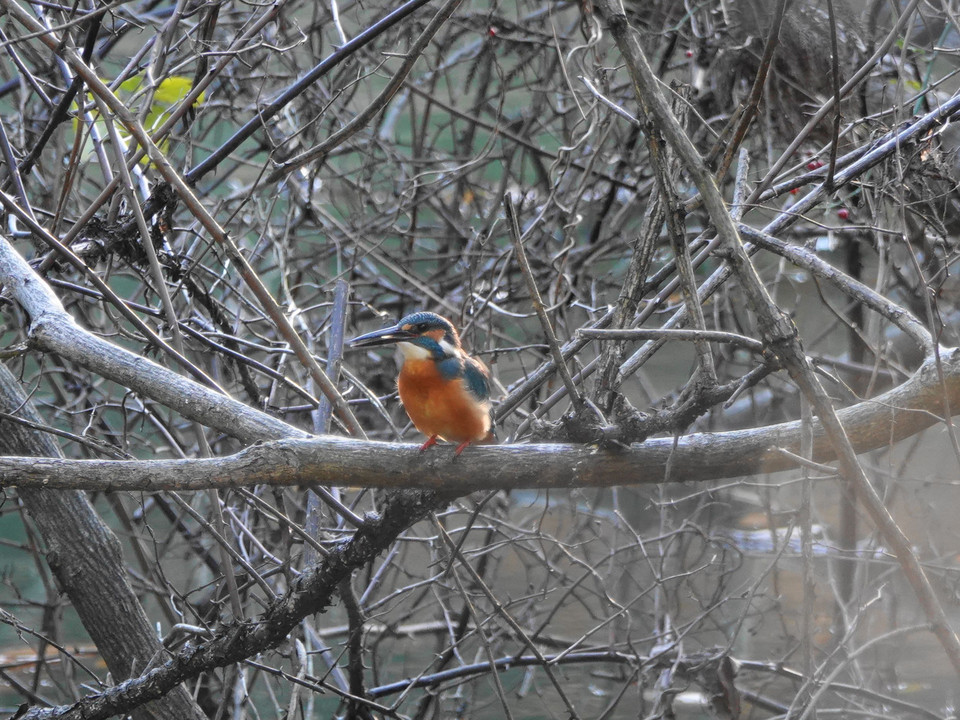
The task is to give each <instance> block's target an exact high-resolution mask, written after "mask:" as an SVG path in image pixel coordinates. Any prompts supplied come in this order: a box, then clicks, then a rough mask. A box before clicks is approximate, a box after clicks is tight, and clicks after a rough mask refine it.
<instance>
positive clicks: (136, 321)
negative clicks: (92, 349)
mask: <svg viewBox="0 0 960 720" xmlns="http://www.w3.org/2000/svg"><path fill="white" fill-rule="evenodd" d="M0 205H3V207H4V208H5V209H6V210H7V211H8V212H9V213H11V214H12V215H15V216H16V217H17V218H18V219H19V220H20V221H21V222H23V223H24V224H25V225H27V226H28V227H29V228H30V232H31V233H33V235H34V237H36V238H37V239H38V240H42V241H43V242H44V243H46V244H47V245H49V246H50V247H52V248H53V249H54V251H55V252H56V253H59V254H60V256H62V257H63V258H64V259H65V260H66V261H67V262H69V263H70V264H71V265H73V267H74V268H75V269H76V270H77V271H78V272H79V273H81V274H82V275H85V276H86V277H87V278H88V279H89V280H90V282H91V283H92V284H93V285H94V287H96V288H97V290H99V291H100V293H101V295H102V297H104V298H105V299H107V300H109V301H110V302H111V303H112V304H113V305H114V307H116V308H117V310H118V311H119V312H120V314H121V315H123V317H124V318H125V319H126V320H128V321H129V322H130V324H131V325H133V326H134V327H135V328H136V329H137V330H139V331H140V332H142V333H143V334H144V336H146V338H147V339H148V340H149V341H150V342H152V343H154V344H156V346H157V347H158V348H160V349H162V350H163V351H164V352H166V353H167V354H168V355H170V356H171V357H172V358H173V359H174V360H176V361H177V363H178V364H180V365H181V366H182V367H183V368H184V369H186V370H187V371H188V372H189V373H190V374H191V375H193V377H194V378H196V379H197V380H198V381H199V382H202V383H204V384H205V385H208V386H209V387H211V388H215V389H217V390H220V391H221V392H223V390H222V389H221V388H220V387H219V386H218V385H217V383H216V382H215V381H214V380H213V378H211V377H209V376H208V375H207V374H206V373H205V372H203V370H201V369H200V368H198V367H197V366H196V365H194V364H193V363H192V362H190V361H189V360H188V359H187V358H185V357H184V356H183V355H181V354H180V353H179V352H177V351H176V350H175V349H174V348H172V347H170V345H169V344H168V343H167V342H166V341H165V340H164V339H163V338H161V337H160V336H159V335H157V334H156V333H155V332H154V331H153V329H152V328H151V327H150V326H149V325H147V324H146V323H145V322H144V321H143V320H141V319H140V317H139V316H138V315H137V314H136V313H135V312H133V311H132V310H131V309H130V308H129V307H128V306H127V304H126V303H125V302H124V301H123V300H122V299H121V298H120V296H118V295H117V294H116V293H115V292H114V291H113V289H112V288H111V287H110V286H109V285H107V284H106V283H105V282H104V281H103V280H101V279H100V276H99V275H97V274H96V273H95V272H94V271H93V270H91V269H90V267H89V266H88V265H87V264H86V263H85V262H84V261H83V260H81V259H80V258H79V257H77V255H76V254H74V252H73V251H72V250H71V249H70V248H68V247H67V246H66V245H63V244H62V243H61V242H60V241H59V240H57V238H56V237H54V236H53V235H51V234H50V233H49V232H48V231H47V229H46V228H44V227H43V226H42V225H40V224H39V223H38V222H36V221H35V220H33V219H32V218H31V216H30V215H29V213H28V212H27V211H26V210H25V209H23V208H22V207H20V206H19V205H17V203H16V201H15V200H14V199H13V198H12V197H10V196H9V195H7V193H5V192H3V191H2V190H0ZM0 240H2V241H3V242H8V241H7V240H6V238H2V237H0ZM11 251H12V252H15V251H13V249H12V246H11ZM54 257H56V255H54ZM31 274H32V273H31ZM30 282H42V280H40V278H31V280H30ZM224 394H226V393H224Z"/></svg>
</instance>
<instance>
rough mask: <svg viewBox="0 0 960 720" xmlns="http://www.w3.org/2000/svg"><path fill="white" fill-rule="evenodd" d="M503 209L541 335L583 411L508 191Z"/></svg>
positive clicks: (581, 402)
mask: <svg viewBox="0 0 960 720" xmlns="http://www.w3.org/2000/svg"><path fill="white" fill-rule="evenodd" d="M503 207H504V209H505V210H506V211H507V225H508V227H509V228H510V238H511V239H512V240H513V247H514V251H515V252H516V254H517V263H518V264H519V265H520V270H521V271H522V272H523V277H524V279H525V280H526V281H527V290H528V291H529V292H530V302H531V303H532V304H533V309H534V310H535V311H536V313H537V317H538V318H539V319H540V325H541V327H543V334H544V336H545V337H546V340H547V344H548V345H549V346H550V354H551V355H552V356H553V362H554V365H555V366H556V368H557V372H559V373H560V378H561V379H562V380H563V385H564V387H566V389H567V393H568V394H569V395H570V399H571V401H572V402H573V406H574V408H575V409H576V411H577V412H579V411H580V410H581V409H583V398H582V397H581V395H580V391H579V390H578V389H577V386H576V385H575V384H574V382H573V378H572V377H571V376H570V369H569V368H568V367H567V363H566V361H565V360H564V359H563V353H562V352H561V350H560V344H559V343H558V342H557V336H556V334H555V333H554V332H553V326H552V325H551V324H550V318H548V317H547V311H546V308H544V306H543V300H542V299H541V298H540V290H539V288H537V281H536V280H535V279H534V277H533V271H532V270H531V269H530V262H529V261H528V260H527V253H526V251H525V250H524V249H523V237H522V236H521V235H520V221H519V219H518V218H517V209H516V207H514V204H513V195H512V193H510V192H509V191H508V192H506V193H504V195H503Z"/></svg>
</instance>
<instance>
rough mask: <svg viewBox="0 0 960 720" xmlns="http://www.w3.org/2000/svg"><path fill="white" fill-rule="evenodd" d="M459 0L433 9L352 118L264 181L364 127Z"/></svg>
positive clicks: (280, 175) (320, 154)
mask: <svg viewBox="0 0 960 720" xmlns="http://www.w3.org/2000/svg"><path fill="white" fill-rule="evenodd" d="M461 2H463V0H447V2H446V4H445V5H443V7H441V8H440V9H439V10H438V11H437V14H436V15H434V16H433V19H432V20H430V22H429V23H428V24H427V26H426V27H425V28H424V29H423V32H422V33H420V36H419V37H418V38H417V39H416V41H415V42H414V43H413V45H411V46H410V49H409V50H407V53H406V55H404V58H403V62H402V63H401V64H400V67H399V68H398V69H397V71H396V72H395V73H394V74H393V77H391V78H390V82H388V83H387V85H386V87H385V88H384V89H383V90H382V91H381V92H380V94H379V95H377V97H375V98H374V99H373V101H372V102H370V103H369V104H368V105H367V107H365V108H364V109H363V110H362V111H361V112H360V113H358V114H357V115H356V116H355V117H354V118H352V119H351V120H350V122H348V123H347V124H346V125H345V126H344V127H342V128H340V129H339V130H337V132H335V133H334V134H333V135H331V136H330V137H328V138H327V139H326V140H324V141H323V142H322V143H320V144H319V145H316V146H314V147H312V148H310V149H309V150H304V151H303V152H302V153H300V154H299V155H297V156H296V157H293V158H291V159H290V160H288V161H287V162H285V163H283V164H282V165H280V166H279V167H278V168H277V169H275V170H274V171H273V172H272V173H270V175H268V176H267V179H266V181H265V182H266V183H274V182H276V181H278V180H281V179H283V178H284V177H286V176H287V175H289V174H290V173H292V172H293V171H294V170H296V169H297V168H301V167H303V166H304V165H306V164H307V163H308V162H313V161H314V160H318V161H320V162H323V160H325V159H326V157H327V155H328V154H329V153H330V151H331V150H333V149H334V148H336V147H339V146H340V145H342V144H343V143H344V142H346V141H347V140H349V139H350V138H352V137H353V136H354V135H356V134H357V133H358V132H360V130H362V129H363V128H364V127H366V126H367V124H368V123H369V122H370V121H371V120H372V119H373V118H374V116H375V115H376V114H377V113H378V112H380V111H381V110H382V109H383V108H384V107H386V105H387V103H389V102H390V100H391V99H392V98H393V96H394V95H396V94H397V91H398V90H399V89H400V88H401V87H402V86H403V83H404V81H405V80H406V79H407V75H409V74H410V71H411V70H412V69H413V66H414V65H415V64H416V62H417V60H419V59H420V56H421V55H422V54H423V51H424V50H426V48H427V45H429V44H430V41H431V40H432V39H433V36H434V35H436V34H437V31H438V30H439V29H440V28H441V27H442V26H443V24H444V23H445V22H446V21H447V20H449V19H450V16H451V15H453V13H454V12H456V9H457V8H458V7H459V6H460V3H461Z"/></svg>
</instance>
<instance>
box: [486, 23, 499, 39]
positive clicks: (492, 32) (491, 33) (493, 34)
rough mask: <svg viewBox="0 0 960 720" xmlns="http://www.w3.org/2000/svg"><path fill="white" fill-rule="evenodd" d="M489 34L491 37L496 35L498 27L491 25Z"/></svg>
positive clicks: (488, 30)
mask: <svg viewBox="0 0 960 720" xmlns="http://www.w3.org/2000/svg"><path fill="white" fill-rule="evenodd" d="M487 35H489V36H490V37H496V36H497V29H496V28H495V27H494V26H493V25H491V26H490V27H488V28H487Z"/></svg>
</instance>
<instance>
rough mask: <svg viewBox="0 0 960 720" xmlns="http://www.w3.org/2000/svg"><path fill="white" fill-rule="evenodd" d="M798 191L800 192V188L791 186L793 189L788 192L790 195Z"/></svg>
mask: <svg viewBox="0 0 960 720" xmlns="http://www.w3.org/2000/svg"><path fill="white" fill-rule="evenodd" d="M798 192H800V188H793V189H792V190H791V191H790V194H791V195H796V194H797V193H798Z"/></svg>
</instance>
